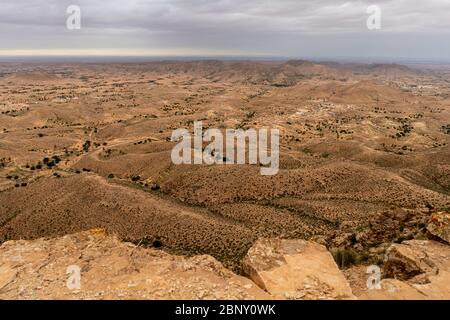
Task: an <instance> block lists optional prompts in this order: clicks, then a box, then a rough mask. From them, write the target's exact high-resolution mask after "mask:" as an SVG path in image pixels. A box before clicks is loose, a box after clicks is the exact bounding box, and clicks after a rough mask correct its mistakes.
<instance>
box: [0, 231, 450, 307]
mask: <svg viewBox="0 0 450 320" xmlns="http://www.w3.org/2000/svg"><path fill="white" fill-rule="evenodd" d="M243 268H244V270H245V271H246V272H247V274H248V278H246V277H242V276H239V275H236V274H234V273H232V272H231V271H229V270H228V269H226V268H224V267H223V265H222V264H221V263H219V262H218V261H217V260H215V259H214V258H213V257H211V256H208V255H201V256H195V257H182V256H175V255H171V254H168V253H166V252H163V251H160V250H157V249H154V248H150V249H145V248H142V247H140V246H136V245H134V244H131V243H126V242H121V241H119V240H118V239H117V238H116V237H115V236H109V235H107V233H106V231H105V230H104V229H96V230H91V231H87V232H82V233H77V234H73V235H67V236H64V237H62V238H55V239H46V238H43V239H38V240H32V241H23V240H20V241H9V242H6V243H4V244H3V245H2V246H0V299H193V300H196V299H273V298H275V299H355V296H354V295H353V293H352V289H351V287H350V284H349V282H348V281H347V279H346V278H345V276H344V274H343V273H342V272H341V270H339V268H338V267H337V265H336V263H335V262H334V260H333V257H332V256H331V254H330V253H329V252H328V250H327V249H326V248H325V247H324V246H323V245H320V244H317V243H315V242H311V241H304V240H281V239H260V240H258V241H256V242H255V244H254V245H253V246H252V248H251V249H250V250H249V252H248V254H247V256H246V257H245V259H244V261H243ZM355 268H356V267H355ZM357 268H358V270H359V269H360V271H362V273H361V272H360V271H358V272H357V273H355V272H351V274H352V275H356V274H358V273H359V274H360V276H358V277H356V278H355V279H350V278H351V277H350V278H349V277H348V276H347V278H349V280H350V283H352V285H353V287H354V288H358V290H357V291H358V298H360V299H420V300H423V299H450V286H449V284H450V246H448V245H445V244H443V243H440V242H436V241H431V240H426V241H419V240H411V241H405V242H403V243H401V244H394V245H392V246H391V247H390V248H389V249H388V250H387V254H386V261H385V266H384V268H383V269H384V270H383V272H384V277H385V278H384V279H383V280H382V281H381V283H380V285H381V288H379V289H374V290H367V288H366V281H367V274H365V269H366V267H364V266H358V267H357ZM77 269H78V271H79V273H78V275H79V278H78V280H80V281H79V282H78V284H79V285H80V286H73V285H74V282H73V280H74V278H73V276H74V275H76V272H77ZM74 271H75V274H74V273H73V272H74ZM349 271H350V270H347V271H346V272H349ZM249 278H250V279H249ZM358 279H360V280H361V281H359V280H358ZM354 280H358V281H359V283H358V286H357V287H355V284H356V283H355V281H354ZM75 283H76V282H75ZM355 292H356V291H355Z"/></svg>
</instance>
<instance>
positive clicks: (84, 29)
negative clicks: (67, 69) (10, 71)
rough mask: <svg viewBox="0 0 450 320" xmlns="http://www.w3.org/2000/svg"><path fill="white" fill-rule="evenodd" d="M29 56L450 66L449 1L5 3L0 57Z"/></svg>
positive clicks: (1, 1)
mask: <svg viewBox="0 0 450 320" xmlns="http://www.w3.org/2000/svg"><path fill="white" fill-rule="evenodd" d="M72 4H74V5H78V6H79V7H80V8H81V10H82V12H81V14H82V15H81V23H82V26H81V30H68V29H67V28H66V19H67V17H68V14H67V13H66V9H67V7H68V6H69V5H72ZM371 4H375V5H378V6H379V7H380V9H381V12H382V14H381V30H372V31H370V30H368V29H367V27H366V20H367V18H368V17H369V14H367V13H366V10H367V7H368V6H369V5H371ZM24 54H25V55H27V54H33V55H47V54H56V55H59V54H68V55H74V54H80V55H93V54H99V55H157V56H161V55H180V56H189V55H197V56H214V55H220V56H226V55H237V56H286V57H317V58H328V57H337V58H387V59H390V58H392V59H394V58H406V59H424V60H443V61H450V0H380V1H368V0H360V1H340V0H0V55H24Z"/></svg>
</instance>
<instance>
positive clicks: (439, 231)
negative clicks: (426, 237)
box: [427, 211, 450, 243]
mask: <svg viewBox="0 0 450 320" xmlns="http://www.w3.org/2000/svg"><path fill="white" fill-rule="evenodd" d="M427 230H428V232H430V233H431V234H432V235H433V236H435V237H438V238H440V239H441V240H444V241H445V242H447V243H450V213H448V212H446V211H441V212H436V213H433V214H432V215H431V218H430V221H429V222H428V226H427Z"/></svg>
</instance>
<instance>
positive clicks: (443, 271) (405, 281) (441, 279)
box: [360, 240, 450, 299]
mask: <svg viewBox="0 0 450 320" xmlns="http://www.w3.org/2000/svg"><path fill="white" fill-rule="evenodd" d="M384 276H385V277H387V278H388V279H384V280H382V281H381V290H371V291H368V292H367V293H365V294H364V295H362V296H361V297H360V298H363V299H450V285H449V284H450V246H448V245H445V244H442V243H439V242H436V241H431V240H410V241H405V242H403V243H401V244H393V245H392V246H391V247H390V248H389V249H388V251H387V253H386V262H385V265H384ZM389 278H392V279H389ZM400 280H402V281H400Z"/></svg>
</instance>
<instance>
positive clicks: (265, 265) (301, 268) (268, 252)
mask: <svg viewBox="0 0 450 320" xmlns="http://www.w3.org/2000/svg"><path fill="white" fill-rule="evenodd" d="M243 268H244V271H245V272H246V273H247V274H248V276H249V277H250V279H252V280H253V281H254V282H255V283H256V284H258V286H259V287H261V288H262V289H264V290H266V291H267V292H269V293H270V294H271V295H272V296H274V297H275V298H278V299H284V298H287V299H352V298H354V296H353V294H352V290H351V288H350V285H349V284H348V282H347V281H346V279H345V277H344V275H343V274H342V273H341V271H340V270H339V268H338V267H337V265H336V263H335V262H334V260H333V257H332V256H331V254H330V252H328V250H327V249H326V248H325V247H324V246H322V245H320V244H317V243H314V242H309V241H304V240H281V239H260V240H258V241H257V242H256V243H255V244H254V245H253V246H252V247H251V249H250V250H249V251H248V253H247V256H246V257H245V259H244V262H243Z"/></svg>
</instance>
